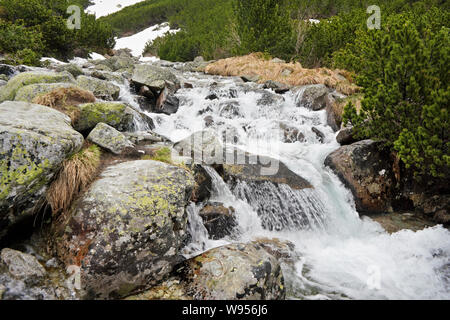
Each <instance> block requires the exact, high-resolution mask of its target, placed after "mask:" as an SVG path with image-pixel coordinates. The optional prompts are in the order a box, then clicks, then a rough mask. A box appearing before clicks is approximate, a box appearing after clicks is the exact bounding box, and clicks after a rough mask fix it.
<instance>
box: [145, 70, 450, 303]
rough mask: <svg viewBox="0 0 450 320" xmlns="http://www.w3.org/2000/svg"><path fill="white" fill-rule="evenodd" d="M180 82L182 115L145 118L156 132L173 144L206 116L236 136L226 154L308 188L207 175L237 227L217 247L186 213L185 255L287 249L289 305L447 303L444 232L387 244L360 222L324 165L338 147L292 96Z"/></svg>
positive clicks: (449, 268) (209, 81)
mask: <svg viewBox="0 0 450 320" xmlns="http://www.w3.org/2000/svg"><path fill="white" fill-rule="evenodd" d="M184 76H186V77H187V79H186V80H187V81H188V82H190V83H192V84H194V88H193V89H181V90H179V91H178V93H177V96H178V98H179V99H180V102H181V104H180V108H179V110H178V112H177V113H176V114H174V115H171V116H167V115H155V114H148V115H149V116H150V117H152V118H153V120H154V121H155V124H156V125H157V127H156V129H155V131H156V132H157V133H159V134H161V135H163V136H167V137H169V138H170V139H171V140H172V141H179V140H182V139H184V138H186V137H188V136H189V135H191V134H192V133H194V132H197V131H200V130H204V129H205V117H209V120H212V122H211V121H209V122H210V124H209V129H210V130H215V131H216V132H217V136H218V137H228V136H231V137H232V138H231V139H228V138H227V139H226V140H225V141H224V142H225V144H226V145H232V146H234V147H238V148H240V149H242V150H245V151H248V152H250V153H253V154H259V155H266V156H270V157H273V158H274V159H279V160H280V161H282V162H283V163H284V164H285V165H286V166H287V167H288V168H289V169H290V170H292V171H293V172H295V173H296V174H298V175H300V176H301V177H303V178H305V179H306V180H308V181H309V182H310V183H311V185H312V186H313V187H314V188H313V189H304V190H293V189H291V188H290V187H288V186H287V185H279V186H277V185H274V184H273V183H270V182H265V183H262V184H261V183H259V184H254V183H251V182H244V181H238V182H237V183H236V184H235V185H233V186H230V185H228V184H226V183H225V182H224V181H223V180H222V178H221V177H220V176H219V175H218V174H217V172H215V171H214V170H213V169H211V168H209V167H205V169H206V170H207V172H208V173H209V174H210V176H211V177H212V181H213V189H214V190H213V197H212V198H213V199H212V200H214V201H219V202H222V203H224V205H225V206H232V207H233V208H234V209H235V211H236V215H237V221H238V225H239V226H238V228H237V229H236V233H235V234H234V235H233V236H232V237H230V238H226V239H223V240H221V241H213V240H211V239H209V238H208V233H207V231H206V229H205V228H204V226H203V225H202V221H201V218H200V217H199V215H198V211H199V210H200V207H198V206H196V205H194V204H192V205H191V206H190V207H189V208H188V214H189V221H190V228H191V230H190V232H191V234H193V238H192V241H191V243H190V244H189V245H188V247H187V250H186V253H185V254H186V255H187V256H191V255H194V254H196V253H200V252H203V251H205V250H208V249H210V248H213V247H217V246H220V245H223V244H224V243H229V242H235V241H241V242H242V241H250V240H252V239H257V238H260V237H268V238H280V239H285V240H289V241H291V242H293V243H294V244H295V246H296V249H295V251H296V253H297V254H298V256H299V257H300V259H299V260H298V261H297V262H296V264H295V267H294V268H293V269H290V270H291V271H289V273H288V274H285V278H286V279H287V282H288V283H287V286H288V292H289V296H290V298H294V299H450V280H449V277H450V232H449V231H448V230H447V229H445V228H443V227H442V226H436V227H433V228H428V229H425V230H423V231H418V232H412V231H407V230H403V231H400V232H397V233H395V234H392V235H390V234H388V233H386V232H385V231H384V230H383V229H382V228H381V226H380V225H379V224H377V223H375V222H373V221H372V220H371V219H369V218H364V219H360V218H359V215H358V213H357V212H356V210H355V205H354V200H353V197H352V194H351V192H350V191H349V190H348V189H346V188H345V187H344V185H343V184H342V183H341V182H340V181H339V179H338V178H337V177H336V176H335V175H334V174H333V173H332V172H331V170H330V169H328V168H326V167H325V166H324V160H325V158H326V156H327V155H328V154H329V153H330V152H332V151H334V150H336V149H337V148H338V147H339V145H338V143H337V142H336V139H335V133H334V132H333V130H332V129H331V128H330V127H329V126H328V125H327V124H326V113H325V111H318V112H313V111H310V110H308V109H306V108H302V107H297V106H296V104H295V95H294V94H293V93H287V94H285V95H283V96H281V95H275V94H273V92H270V91H268V90H263V89H260V88H259V87H258V86H257V85H255V84H243V83H241V82H239V81H238V80H236V79H233V78H221V77H211V76H201V75H195V74H188V75H184ZM212 93H213V94H214V96H211V94H212ZM207 97H209V98H208V99H206V98H207Z"/></svg>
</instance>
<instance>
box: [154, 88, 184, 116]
mask: <svg viewBox="0 0 450 320" xmlns="http://www.w3.org/2000/svg"><path fill="white" fill-rule="evenodd" d="M179 106H180V99H178V98H177V97H176V96H175V95H174V94H173V93H171V92H170V91H169V89H168V88H164V89H163V90H162V92H161V94H160V95H159V98H158V100H157V101H156V107H155V109H154V112H156V113H164V114H167V115H171V114H174V113H177V111H178V108H179Z"/></svg>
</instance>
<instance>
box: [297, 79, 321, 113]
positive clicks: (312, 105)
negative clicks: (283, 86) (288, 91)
mask: <svg viewBox="0 0 450 320" xmlns="http://www.w3.org/2000/svg"><path fill="white" fill-rule="evenodd" d="M328 92H329V90H328V88H327V87H326V86H325V85H323V84H314V85H309V86H304V87H300V88H299V89H298V90H297V96H296V104H297V107H304V108H308V109H312V110H314V111H318V110H321V109H324V108H325V107H326V106H327V99H328Z"/></svg>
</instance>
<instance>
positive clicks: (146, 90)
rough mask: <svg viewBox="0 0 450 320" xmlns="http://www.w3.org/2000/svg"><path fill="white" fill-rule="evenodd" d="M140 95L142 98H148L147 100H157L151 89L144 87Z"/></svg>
mask: <svg viewBox="0 0 450 320" xmlns="http://www.w3.org/2000/svg"><path fill="white" fill-rule="evenodd" d="M139 95H140V96H143V97H146V98H148V99H150V100H154V99H155V98H156V97H155V95H154V93H153V91H152V90H150V88H149V87H147V86H142V87H141V88H140V89H139Z"/></svg>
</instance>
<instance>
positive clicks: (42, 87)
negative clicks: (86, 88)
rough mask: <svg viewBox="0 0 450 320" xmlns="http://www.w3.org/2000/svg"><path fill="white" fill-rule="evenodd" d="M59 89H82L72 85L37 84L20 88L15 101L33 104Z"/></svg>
mask: <svg viewBox="0 0 450 320" xmlns="http://www.w3.org/2000/svg"><path fill="white" fill-rule="evenodd" d="M58 88H75V89H81V88H79V87H77V86H76V85H74V84H72V83H36V84H30V85H27V86H24V87H22V88H20V89H19V90H18V91H17V93H16V96H15V98H14V100H15V101H25V102H32V101H33V100H34V98H36V97H37V96H40V95H42V94H46V93H49V92H51V91H53V90H55V89H58Z"/></svg>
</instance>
